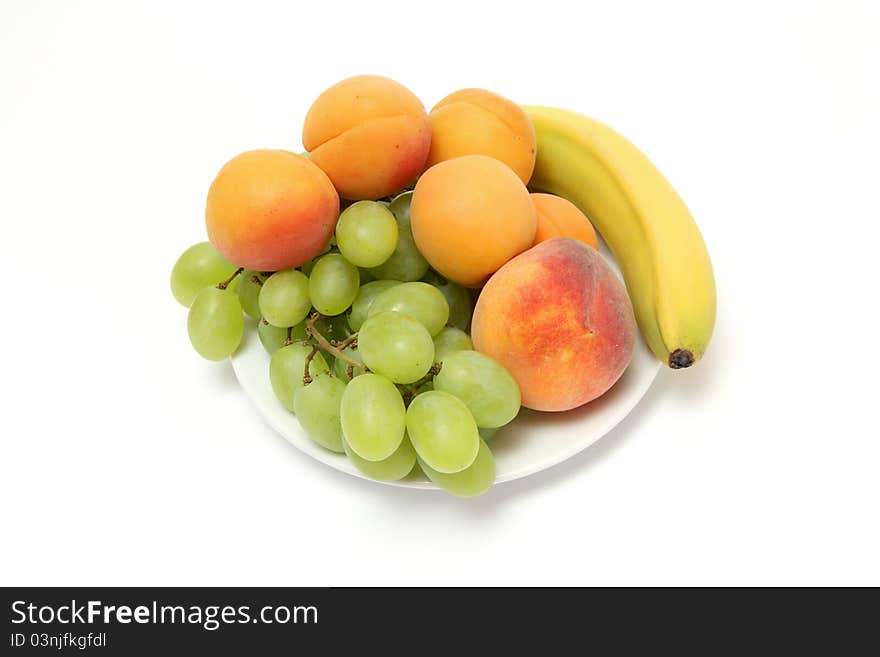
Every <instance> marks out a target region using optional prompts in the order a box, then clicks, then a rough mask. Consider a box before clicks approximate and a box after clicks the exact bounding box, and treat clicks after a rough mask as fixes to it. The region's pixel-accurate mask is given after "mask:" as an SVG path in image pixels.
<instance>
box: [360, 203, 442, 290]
mask: <svg viewBox="0 0 880 657" xmlns="http://www.w3.org/2000/svg"><path fill="white" fill-rule="evenodd" d="M411 200H412V192H406V193H404V194H401V195H400V196H398V197H397V198H395V199H394V200H393V201H392V202H391V205H390V206H388V209H389V210H391V212H392V213H393V214H394V218H395V219H397V248H395V249H394V253H392V254H391V257H390V258H388V260H386V261H385V262H384V263H383V264H381V265H379V266H378V267H374V268H373V269H371V270H370V273H371V274H372V275H373V276H375V277H376V278H378V279H388V280H395V281H417V280H419V279H420V278H421V277H422V276H424V275H425V272H426V271H428V261H427V260H425V258H424V256H422V254H421V253H419V249H418V247H416V241H415V239H413V234H412V228H411V227H410V220H409V206H410V201H411Z"/></svg>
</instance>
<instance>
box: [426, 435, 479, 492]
mask: <svg viewBox="0 0 880 657" xmlns="http://www.w3.org/2000/svg"><path fill="white" fill-rule="evenodd" d="M419 466H420V467H421V468H422V472H424V473H425V475H426V476H427V477H428V479H430V480H431V481H432V482H434V483H435V484H437V485H438V486H440V488H442V489H443V490H445V491H446V492H447V493H452V494H453V495H455V496H456V497H476V496H477V495H482V494H483V493H485V492H486V491H487V490H489V487H490V486H491V485H492V483H493V482H494V481H495V459H494V458H492V451H491V450H490V449H489V446H488V445H487V444H486V441H485V440H480V450H479V451H478V452H477V458H475V459H474V462H473V463H471V464H470V465H469V466H468V467H466V468H465V469H464V470H461V471H460V472H453V473H452V474H447V473H444V472H439V471H437V470H435V469H434V468H432V467H431V466H430V465H428V464H427V463H425V461H423V460H422V459H419Z"/></svg>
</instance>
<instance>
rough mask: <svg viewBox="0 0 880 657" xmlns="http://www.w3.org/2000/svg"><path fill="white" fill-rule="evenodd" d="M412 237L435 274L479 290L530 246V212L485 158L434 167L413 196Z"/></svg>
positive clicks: (501, 170) (514, 186) (522, 192)
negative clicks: (506, 263) (509, 261)
mask: <svg viewBox="0 0 880 657" xmlns="http://www.w3.org/2000/svg"><path fill="white" fill-rule="evenodd" d="M410 214H411V217H412V232H413V237H414V238H415V241H416V246H418V249H419V251H421V253H422V255H424V256H425V258H426V259H427V260H428V262H429V263H430V264H431V267H433V268H434V269H435V270H436V271H437V272H439V273H440V274H442V275H443V276H445V277H446V278H448V279H450V280H452V281H455V282H456V283H459V284H461V285H464V286H466V287H479V286H481V285H483V283H485V282H486V280H487V279H488V278H489V276H491V275H492V274H493V273H494V272H495V271H497V270H498V268H499V267H501V265H503V264H504V263H505V262H507V261H508V260H510V259H511V258H512V257H513V256H515V255H517V254H519V253H522V252H523V251H525V250H526V249H528V248H529V247H530V246H532V243H533V242H534V240H535V229H536V221H537V220H536V217H535V206H534V204H533V203H532V199H531V197H530V196H529V192H528V190H527V189H526V186H525V185H524V184H523V182H522V181H521V180H520V179H519V178H517V176H516V174H515V173H514V172H513V171H512V170H511V169H510V167H508V166H506V165H504V164H502V163H501V162H499V161H498V160H496V159H493V158H491V157H488V156H486V155H464V156H462V157H457V158H454V159H452V160H446V161H445V162H440V163H439V164H435V165H434V166H433V167H431V168H430V169H428V170H427V171H426V172H425V173H424V174H423V175H422V177H421V178H419V182H418V183H417V184H416V188H415V191H414V192H413V198H412V207H411V209H410Z"/></svg>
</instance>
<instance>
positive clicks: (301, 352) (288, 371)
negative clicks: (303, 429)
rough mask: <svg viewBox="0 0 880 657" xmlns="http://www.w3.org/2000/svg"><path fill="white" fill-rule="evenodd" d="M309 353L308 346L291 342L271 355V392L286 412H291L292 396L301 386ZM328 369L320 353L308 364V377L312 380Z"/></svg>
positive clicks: (310, 349) (309, 348)
mask: <svg viewBox="0 0 880 657" xmlns="http://www.w3.org/2000/svg"><path fill="white" fill-rule="evenodd" d="M311 351H312V348H311V347H310V346H309V345H305V344H302V343H301V342H293V343H291V344H289V345H287V346H286V347H281V349H279V350H278V351H276V352H275V353H274V354H272V359H271V360H270V361H269V381H270V382H271V383H272V390H273V391H274V392H275V396H276V397H277V398H278V401H280V402H281V403H282V404H283V405H284V408H286V409H287V410H288V411H293V395H294V393H295V392H296V391H297V389H299V388H302V386H303V375H304V374H305V370H306V358H307V357H308V355H309V354H310V353H311ZM328 369H329V368H328V367H327V362H326V361H325V360H324V357H323V356H322V355H321V352H318V353H316V354H315V356H314V358H312V362H311V363H309V375H310V376H312V377H313V378H314V377H317V376H318V375H319V374H323V373H325V372H327V371H328Z"/></svg>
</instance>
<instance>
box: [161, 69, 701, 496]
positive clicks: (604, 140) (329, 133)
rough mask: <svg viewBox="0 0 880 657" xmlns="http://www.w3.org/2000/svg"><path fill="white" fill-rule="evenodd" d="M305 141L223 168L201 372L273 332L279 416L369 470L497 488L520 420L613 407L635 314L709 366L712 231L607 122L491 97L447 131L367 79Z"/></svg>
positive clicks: (454, 105)
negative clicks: (701, 226) (602, 246)
mask: <svg viewBox="0 0 880 657" xmlns="http://www.w3.org/2000/svg"><path fill="white" fill-rule="evenodd" d="M302 137H303V144H304V145H305V146H306V148H307V149H308V152H306V153H300V154H298V155H296V154H294V153H291V152H287V151H279V150H258V151H249V152H246V153H242V154H241V155H239V156H237V157H235V158H233V159H232V160H230V161H229V162H228V163H227V164H226V165H224V166H223V168H222V169H221V170H220V172H219V173H218V174H217V177H216V178H215V180H214V182H213V183H212V185H211V188H210V190H209V192H208V202H207V206H206V212H205V219H206V225H207V229H208V237H209V240H210V242H204V243H201V244H197V245H195V246H193V247H191V248H190V249H188V250H187V251H185V252H184V253H183V255H181V256H180V258H179V259H178V261H177V263H176V264H175V265H174V269H173V271H172V275H171V287H172V292H173V294H174V296H175V298H176V299H177V300H178V301H179V302H180V303H181V304H183V305H185V306H188V307H189V308H190V310H189V317H188V321H187V327H188V332H189V336H190V340H191V342H192V344H193V347H194V348H195V349H196V351H197V352H198V353H199V354H201V355H202V356H204V357H205V358H208V359H212V360H220V359H223V358H225V357H227V356H230V355H231V354H233V353H234V352H235V350H236V349H237V348H238V346H239V344H240V343H241V341H242V338H243V336H244V333H245V331H246V330H252V327H253V322H252V321H247V322H245V321H244V317H243V315H245V314H246V315H248V316H249V317H251V318H253V320H256V332H257V334H258V336H259V340H260V342H261V344H262V345H263V347H264V348H265V350H266V352H267V353H268V354H269V357H268V380H269V383H270V384H271V388H272V391H273V392H274V395H275V397H276V398H277V401H278V404H279V405H280V406H282V407H283V408H284V409H286V410H287V411H289V412H291V413H293V414H294V415H295V416H296V417H297V419H298V421H299V424H300V426H301V427H302V429H303V431H304V432H305V434H306V435H308V436H309V437H310V438H311V439H312V440H313V441H314V442H315V443H316V444H317V445H320V446H321V447H323V448H324V449H327V450H330V451H334V452H337V453H338V454H339V458H347V459H348V460H349V461H350V462H351V463H352V464H353V466H354V467H355V468H357V470H358V471H359V472H361V473H363V474H364V475H366V476H367V477H370V478H373V479H376V480H380V481H395V480H399V479H402V478H404V477H410V478H412V477H419V476H422V475H424V476H426V477H427V478H428V479H429V480H430V481H432V482H433V483H434V484H436V485H437V486H438V487H440V488H442V489H443V490H445V491H447V492H449V493H451V494H453V495H456V496H459V497H471V496H474V495H479V494H482V493H483V492H485V491H486V490H487V489H488V488H489V487H490V486H491V485H492V483H493V482H494V480H495V460H494V456H493V454H492V451H491V449H490V447H489V445H488V442H487V441H489V440H490V439H491V440H492V441H493V443H492V444H493V445H496V444H498V443H500V442H502V441H504V434H505V432H503V431H500V429H501V428H502V427H503V426H505V425H507V424H509V423H511V422H512V421H514V420H515V418H516V417H517V416H518V415H519V410H520V408H521V406H522V405H524V406H527V407H529V408H532V409H536V410H539V411H564V410H568V409H572V408H576V407H578V406H581V405H583V404H586V403H588V402H589V401H591V400H593V399H596V398H597V397H598V396H600V395H602V394H604V393H605V392H606V391H607V390H609V389H610V388H611V387H612V386H613V385H614V384H615V382H616V381H618V380H619V378H620V376H621V375H622V373H623V372H624V370H625V369H626V367H627V365H628V364H629V362H630V360H631V358H632V353H633V348H634V344H635V340H636V319H638V322H639V325H640V326H641V329H642V332H643V333H644V335H645V338H646V340H647V342H648V344H649V345H650V346H651V348H652V349H653V350H654V352H655V353H657V355H658V356H659V357H660V358H661V359H663V360H664V362H666V363H668V364H669V365H670V366H671V367H687V366H689V365H690V364H691V363H693V362H694V361H695V360H696V359H697V358H699V357H700V356H701V355H702V353H703V351H704V350H705V348H706V343H707V342H708V340H709V336H710V335H711V332H712V324H713V322H714V317H715V289H714V281H713V278H712V267H711V264H710V262H709V258H708V255H707V254H706V250H705V245H704V244H703V241H702V238H701V236H700V233H699V231H698V230H697V229H696V227H695V226H694V224H693V219H692V218H691V216H690V214H689V213H688V211H687V208H686V207H685V206H684V204H683V203H682V201H681V199H680V198H679V197H678V195H677V194H676V193H675V191H674V190H673V189H672V188H671V187H670V186H669V183H668V182H666V180H665V179H664V178H663V176H662V175H661V174H660V173H659V172H658V171H657V170H656V168H654V167H653V165H652V164H651V163H650V162H649V161H648V160H647V159H646V158H645V156H644V155H643V154H642V153H641V152H639V151H638V150H637V149H636V148H635V147H634V146H633V145H632V144H630V143H629V142H627V141H626V140H625V139H624V138H623V137H621V136H620V135H618V134H617V133H615V132H613V131H612V130H610V129H609V128H607V127H606V126H604V125H602V124H600V123H598V122H595V121H592V120H591V119H588V118H586V117H583V116H580V115H578V114H575V113H573V112H566V111H563V110H554V109H550V108H541V107H520V106H518V105H516V104H514V103H513V102H511V101H510V100H508V99H506V98H504V97H503V96H499V95H498V94H495V93H492V92H489V91H486V90H483V89H462V90H460V91H456V92H455V93H452V94H450V95H449V96H447V97H446V98H444V99H443V100H441V101H440V102H439V103H437V105H436V106H435V107H434V108H433V109H432V111H431V114H430V115H428V114H427V113H426V112H425V108H424V106H423V105H422V103H421V101H419V99H418V98H416V97H415V96H414V95H413V94H412V93H411V92H410V91H409V90H408V89H407V88H406V87H404V86H402V85H400V84H399V83H397V82H395V81H393V80H390V79H388V78H383V77H378V76H369V75H365V76H358V77H354V78H349V79H347V80H343V81H342V82H340V83H338V84H336V85H333V86H332V87H330V88H328V89H327V90H326V91H324V92H323V93H322V94H321V95H320V96H319V97H318V98H317V100H315V102H314V103H313V104H312V106H311V108H310V109H309V111H308V115H307V117H306V120H305V124H304V125H303V130H302ZM411 185H414V186H415V189H414V190H412V191H407V190H408V187H409V186H411ZM526 185H529V186H530V188H527V187H526ZM530 189H531V192H532V193H531V194H530V193H529V192H530ZM340 196H341V197H343V198H344V199H346V203H345V208H344V211H343V213H342V214H341V215H340V213H339V210H340V206H341V202H340ZM593 224H595V226H596V229H598V231H599V233H600V234H601V235H602V237H603V238H604V239H605V241H606V242H607V244H608V245H609V246H610V248H611V250H612V251H613V253H614V255H615V257H616V259H617V261H618V263H619V264H620V266H621V269H622V271H623V275H624V279H625V283H626V287H625V286H624V282H622V281H621V280H620V279H619V277H618V275H617V274H616V270H614V269H612V267H611V265H610V264H609V263H608V262H607V261H606V260H605V258H604V256H603V255H602V254H600V253H599V251H598V238H597V234H596V230H594V228H593ZM627 287H628V288H629V294H630V295H631V297H632V299H633V302H634V303H635V314H634V309H633V303H632V302H631V301H630V297H629V296H627ZM479 288H482V289H481V290H480V289H479ZM468 331H470V333H468ZM499 434H500V435H499ZM342 454H344V455H345V456H342Z"/></svg>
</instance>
